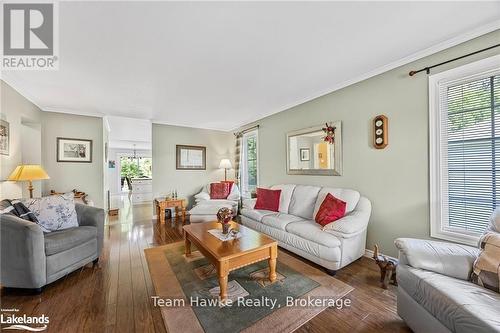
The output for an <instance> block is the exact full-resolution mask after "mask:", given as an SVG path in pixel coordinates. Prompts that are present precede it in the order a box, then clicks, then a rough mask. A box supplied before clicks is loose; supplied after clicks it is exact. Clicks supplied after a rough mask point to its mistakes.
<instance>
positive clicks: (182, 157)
mask: <svg viewBox="0 0 500 333" xmlns="http://www.w3.org/2000/svg"><path fill="white" fill-rule="evenodd" d="M175 151H176V154H175V156H176V158H175V159H176V169H177V170H206V169H207V165H206V164H207V148H206V147H202V146H186V145H176V146H175Z"/></svg>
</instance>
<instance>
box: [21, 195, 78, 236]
mask: <svg viewBox="0 0 500 333" xmlns="http://www.w3.org/2000/svg"><path fill="white" fill-rule="evenodd" d="M23 203H24V205H25V206H26V207H28V209H29V210H31V211H32V212H33V213H34V214H35V216H36V218H37V219H38V224H39V225H40V226H41V227H42V229H43V231H45V232H51V231H56V230H63V229H68V228H73V227H78V219H77V216H76V210H75V200H74V193H73V192H70V193H65V194H57V195H50V196H48V197H42V198H35V199H24V200H23Z"/></svg>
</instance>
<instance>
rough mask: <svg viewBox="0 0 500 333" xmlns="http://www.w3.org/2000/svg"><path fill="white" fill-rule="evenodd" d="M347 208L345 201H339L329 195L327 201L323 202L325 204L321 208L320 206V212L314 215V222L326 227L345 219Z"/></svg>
mask: <svg viewBox="0 0 500 333" xmlns="http://www.w3.org/2000/svg"><path fill="white" fill-rule="evenodd" d="M345 206H346V203H345V201H342V200H340V199H337V198H335V197H334V196H333V195H331V194H330V193H328V194H327V195H326V197H325V200H323V203H321V206H319V210H318V212H317V213H316V215H314V220H315V221H316V223H318V224H320V225H321V226H322V227H324V226H325V225H327V224H329V223H332V222H335V221H337V220H338V219H340V218H342V217H344V215H345Z"/></svg>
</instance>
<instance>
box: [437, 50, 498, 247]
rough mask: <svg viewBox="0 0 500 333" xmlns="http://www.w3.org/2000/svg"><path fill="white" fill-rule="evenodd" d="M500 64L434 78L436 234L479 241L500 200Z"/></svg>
mask: <svg viewBox="0 0 500 333" xmlns="http://www.w3.org/2000/svg"><path fill="white" fill-rule="evenodd" d="M499 64H500V56H495V57H492V58H488V59H484V60H481V61H478V62H475V63H472V64H469V65H466V66H462V67H459V68H455V69H453V70H450V71H446V72H443V73H440V74H437V75H433V76H431V77H430V78H429V97H430V108H429V109H430V176H431V177H430V180H431V183H430V186H431V236H432V237H436V238H442V239H446V240H451V241H456V242H461V243H465V244H471V245H477V241H478V239H479V236H480V235H481V234H482V232H483V231H484V230H485V228H486V227H487V225H488V223H489V217H490V215H491V212H492V211H493V210H494V209H495V208H496V207H497V205H498V204H499V203H500V199H499V198H498V196H499V191H498V189H499V188H500V66H499Z"/></svg>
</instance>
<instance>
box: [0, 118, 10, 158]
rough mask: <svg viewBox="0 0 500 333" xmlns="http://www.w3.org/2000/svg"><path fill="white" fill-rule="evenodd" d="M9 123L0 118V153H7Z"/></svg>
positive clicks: (8, 147)
mask: <svg viewBox="0 0 500 333" xmlns="http://www.w3.org/2000/svg"><path fill="white" fill-rule="evenodd" d="M9 149H10V125H9V123H8V122H6V121H5V120H0V154H1V155H9Z"/></svg>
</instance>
